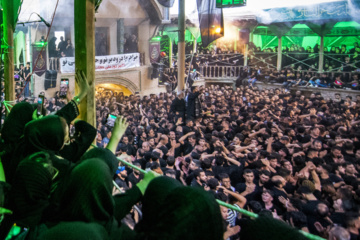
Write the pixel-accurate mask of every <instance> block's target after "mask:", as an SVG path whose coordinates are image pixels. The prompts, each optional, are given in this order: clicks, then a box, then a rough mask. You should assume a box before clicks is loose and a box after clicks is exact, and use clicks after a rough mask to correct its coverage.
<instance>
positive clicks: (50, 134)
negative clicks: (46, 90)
mask: <svg viewBox="0 0 360 240" xmlns="http://www.w3.org/2000/svg"><path fill="white" fill-rule="evenodd" d="M24 137H25V141H26V142H27V143H29V144H30V145H31V147H32V148H34V149H36V150H38V151H54V152H57V151H59V150H60V149H61V147H62V146H63V145H64V138H65V133H64V130H63V124H62V123H61V120H60V117H59V116H56V115H51V116H46V117H43V118H41V119H38V120H34V121H31V122H29V123H28V124H26V126H25V130H24Z"/></svg>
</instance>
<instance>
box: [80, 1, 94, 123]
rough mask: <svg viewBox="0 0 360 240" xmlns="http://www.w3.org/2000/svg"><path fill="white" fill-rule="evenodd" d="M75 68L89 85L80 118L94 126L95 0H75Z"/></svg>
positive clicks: (81, 105)
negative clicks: (83, 75)
mask: <svg viewBox="0 0 360 240" xmlns="http://www.w3.org/2000/svg"><path fill="white" fill-rule="evenodd" d="M75 69H76V71H77V70H82V71H83V72H84V73H85V76H86V78H87V81H88V82H89V85H90V90H89V92H88V94H87V96H86V98H85V99H84V100H83V101H82V102H81V103H80V105H79V108H80V119H82V120H84V121H87V122H88V123H90V124H91V125H93V126H94V127H95V126H96V109H95V0H75ZM75 90H76V92H79V90H80V89H78V86H77V87H76V89H75Z"/></svg>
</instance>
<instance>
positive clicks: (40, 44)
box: [34, 42, 47, 47]
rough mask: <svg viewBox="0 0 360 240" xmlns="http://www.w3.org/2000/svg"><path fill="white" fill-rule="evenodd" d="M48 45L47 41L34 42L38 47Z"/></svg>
mask: <svg viewBox="0 0 360 240" xmlns="http://www.w3.org/2000/svg"><path fill="white" fill-rule="evenodd" d="M46 45H47V42H35V43H34V46H36V47H43V46H46Z"/></svg>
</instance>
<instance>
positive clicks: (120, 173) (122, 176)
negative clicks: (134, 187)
mask: <svg viewBox="0 0 360 240" xmlns="http://www.w3.org/2000/svg"><path fill="white" fill-rule="evenodd" d="M116 174H117V176H116V178H115V182H116V184H117V185H118V186H119V187H120V188H121V189H123V190H127V189H129V185H128V181H127V179H126V178H127V176H128V175H127V170H126V169H125V167H119V168H118V170H117V171H116Z"/></svg>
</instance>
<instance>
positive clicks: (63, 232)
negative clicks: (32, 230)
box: [38, 222, 109, 240]
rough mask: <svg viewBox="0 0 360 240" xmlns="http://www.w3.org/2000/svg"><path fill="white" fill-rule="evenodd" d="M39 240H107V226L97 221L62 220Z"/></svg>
mask: <svg viewBox="0 0 360 240" xmlns="http://www.w3.org/2000/svg"><path fill="white" fill-rule="evenodd" d="M38 239H39V240H64V239H66V240H107V239H109V236H108V234H107V232H106V230H105V228H104V227H103V226H101V225H99V224H96V223H84V222H61V223H59V224H57V225H56V226H55V227H52V228H50V229H48V230H47V231H46V232H44V233H43V234H41V235H40V236H39V238H38Z"/></svg>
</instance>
